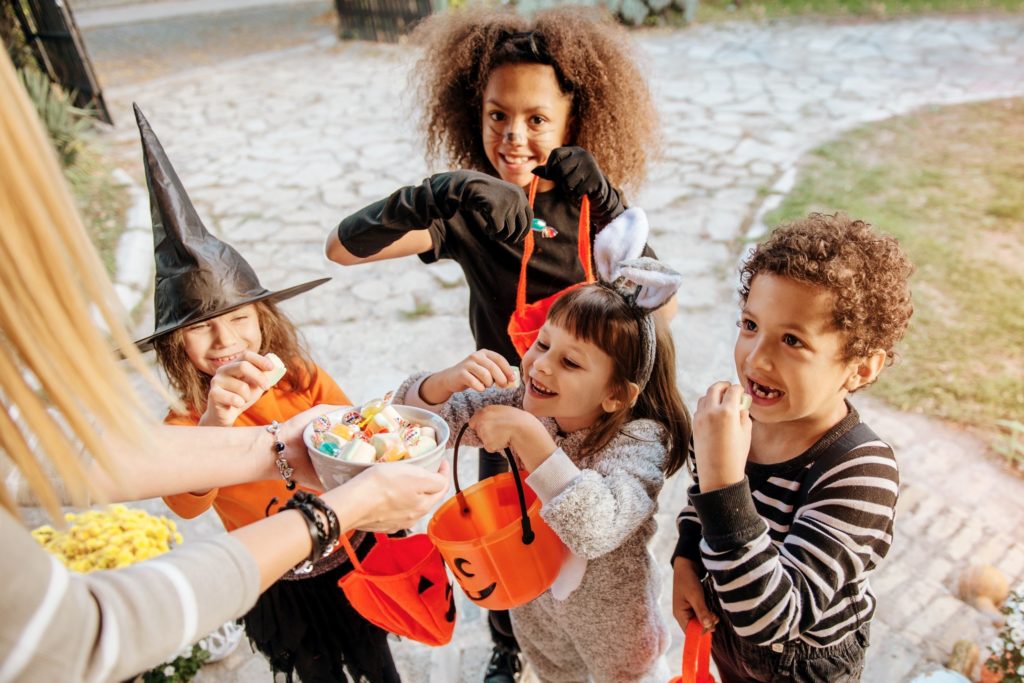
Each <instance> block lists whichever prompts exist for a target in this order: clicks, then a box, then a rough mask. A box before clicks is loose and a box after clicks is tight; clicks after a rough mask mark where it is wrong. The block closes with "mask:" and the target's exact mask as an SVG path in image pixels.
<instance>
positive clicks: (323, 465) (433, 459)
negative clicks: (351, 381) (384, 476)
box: [302, 405, 450, 491]
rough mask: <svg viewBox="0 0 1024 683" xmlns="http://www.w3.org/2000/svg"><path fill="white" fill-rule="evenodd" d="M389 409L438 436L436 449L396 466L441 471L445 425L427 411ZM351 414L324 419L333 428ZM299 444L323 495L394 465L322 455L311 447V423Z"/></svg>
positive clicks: (339, 412)
mask: <svg viewBox="0 0 1024 683" xmlns="http://www.w3.org/2000/svg"><path fill="white" fill-rule="evenodd" d="M392 407H393V408H394V409H395V410H397V411H398V414H399V415H401V416H402V418H403V419H405V420H408V421H409V422H413V423H415V424H419V425H424V426H427V427H433V428H434V433H435V434H436V435H437V447H436V448H432V449H431V450H429V451H427V452H426V453H421V454H420V455H417V456H416V457H414V458H406V459H405V460H398V461H397V462H401V463H405V464H407V465H416V466H417V467H422V468H423V469H426V470H430V471H431V472H436V471H437V470H438V469H439V468H440V467H441V456H442V455H443V454H444V449H445V448H446V447H447V446H448V435H449V433H450V432H449V429H448V424H447V423H446V422H445V421H444V420H442V419H441V418H440V417H438V416H437V415H435V414H434V413H432V412H430V411H429V410H424V409H422V408H415V407H413V406H401V405H394V406H392ZM356 409H358V408H356ZM350 410H353V407H352V406H345V407H343V408H339V409H338V410H334V411H332V412H329V413H326V416H327V418H328V419H329V420H330V421H331V424H336V423H337V422H338V421H339V420H340V419H341V416H342V415H343V414H345V413H347V412H348V411H350ZM302 440H303V441H304V442H305V443H306V450H307V451H308V452H309V459H310V460H311V461H312V463H313V469H315V470H316V474H317V476H318V477H320V482H321V483H322V484H323V485H324V490H325V491H326V490H328V489H333V488H334V487H335V486H339V485H341V484H344V483H345V482H346V481H348V480H349V479H351V478H352V477H354V476H356V475H357V474H359V473H360V472H362V471H363V470H365V469H366V468H368V467H380V466H383V467H387V466H388V465H391V464H393V463H390V462H377V463H361V462H348V461H346V460H339V459H338V458H333V457H331V456H329V455H327V454H326V453H321V452H320V451H319V450H317V449H316V448H315V447H314V446H313V423H312V422H310V423H309V424H308V425H306V428H305V429H304V430H302Z"/></svg>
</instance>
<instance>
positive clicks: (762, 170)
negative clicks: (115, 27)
mask: <svg viewBox="0 0 1024 683" xmlns="http://www.w3.org/2000/svg"><path fill="white" fill-rule="evenodd" d="M1022 34H1024V17H1020V16H1010V17H999V18H992V19H988V18H933V19H919V20H910V21H893V22H886V23H874V24H855V25H821V24H814V23H778V24H770V25H765V26H759V25H753V24H738V25H718V26H703V27H697V28H694V29H691V30H687V31H648V32H641V33H637V34H635V35H636V39H637V41H638V42H639V44H640V46H641V47H642V49H643V51H644V52H645V53H646V54H647V55H648V56H649V60H650V64H649V67H650V68H649V72H650V74H651V80H652V83H653V87H654V89H655V91H656V96H657V101H658V103H659V108H660V111H661V114H662V116H663V122H664V128H665V141H664V142H665V144H664V155H663V157H662V158H661V159H660V160H659V161H658V163H657V164H656V165H655V166H654V167H653V172H652V173H651V176H650V179H649V181H648V183H647V185H646V189H645V190H644V192H643V193H642V194H641V195H640V196H639V197H636V198H635V199H636V201H635V203H636V204H637V205H639V206H642V207H644V208H646V209H647V211H648V213H649V215H650V219H651V224H652V226H654V234H653V235H652V240H651V241H652V243H653V244H654V245H655V246H656V247H657V249H658V252H659V254H660V255H661V256H662V257H663V258H664V259H665V260H666V261H668V262H670V263H671V264H672V265H673V266H675V267H676V268H678V269H680V270H682V271H683V272H684V273H685V274H686V276H687V284H686V286H685V288H684V290H683V291H682V292H681V293H680V297H679V299H680V304H681V306H680V313H679V316H678V317H677V318H676V320H675V322H674V324H673V330H674V332H675V336H676V343H677V347H678V349H679V357H680V371H681V377H682V388H683V390H684V393H685V396H686V398H687V400H688V401H690V402H692V401H693V400H694V399H695V397H696V396H697V395H698V394H699V393H702V392H703V389H704V388H705V387H706V386H707V385H708V384H710V383H711V382H712V381H715V380H718V379H721V378H727V377H730V376H732V374H733V369H732V360H731V350H732V340H733V335H734V332H735V326H734V321H735V306H734V291H735V286H736V275H735V263H736V259H737V255H738V246H737V245H738V244H739V241H740V240H741V239H742V238H744V237H745V236H747V235H748V234H750V233H751V232H754V233H757V232H758V231H759V230H760V229H761V227H760V225H759V216H760V215H761V212H762V210H763V208H764V206H765V202H766V191H767V202H771V201H772V200H773V197H776V196H777V195H778V193H781V192H784V191H785V190H786V189H787V187H788V186H789V184H790V183H791V182H792V175H793V173H792V171H793V167H794V164H795V163H796V162H797V160H798V159H799V157H800V155H801V154H802V153H803V152H804V151H806V150H808V149H810V148H811V147H813V146H815V145H817V144H819V143H821V142H823V141H824V140H827V139H829V138H831V137H834V136H835V135H837V134H838V133H839V132H840V131H842V130H844V129H847V128H849V127H851V126H854V125H857V124H860V123H863V122H866V121H871V120H875V119H881V118H885V117H888V116H893V115H898V114H901V113H905V112H908V111H910V110H913V109H914V108H917V107H921V106H924V105H928V104H946V103H955V102H962V101H967V100H977V99H988V98H995V97H1005V96H1014V95H1017V96H1019V95H1024V41H1022V40H1021V35H1022ZM414 57H415V53H414V51H412V50H411V49H410V48H407V47H398V46H387V45H376V44H369V43H362V42H354V43H345V44H338V45H331V46H325V45H321V44H318V45H312V46H307V47H303V48H300V49H293V50H290V51H284V52H278V53H274V54H267V55H262V56H258V57H252V58H247V59H241V60H236V61H231V62H227V63H223V64H220V65H218V66H216V67H215V68H214V67H211V68H201V69H194V70H190V71H187V72H184V73H181V74H178V75H175V76H172V77H167V78H160V79H157V80H152V81H148V82H145V83H141V84H136V85H132V86H131V87H123V88H119V87H117V85H116V84H114V83H109V82H108V83H107V88H108V89H107V93H106V94H107V101H108V103H109V105H110V107H111V110H112V112H113V113H114V116H115V117H116V119H117V120H118V121H120V122H121V128H120V129H118V130H117V131H116V132H114V133H112V134H111V137H112V141H113V143H114V145H115V147H116V153H117V154H118V155H119V156H120V160H121V162H122V165H123V166H124V167H125V168H126V169H128V170H129V172H130V173H131V174H132V175H133V176H135V178H136V179H137V180H139V181H141V180H142V170H141V164H140V159H141V155H140V152H139V144H138V136H137V134H136V131H135V129H134V127H133V126H131V125H130V124H129V122H130V121H132V118H131V113H130V104H131V102H132V101H136V102H138V103H139V104H140V105H141V106H142V108H143V110H144V111H145V112H146V114H147V115H148V117H149V120H150V122H151V123H152V125H153V127H154V129H155V130H156V132H157V134H158V135H159V136H160V138H161V140H162V141H163V143H164V146H165V147H166V148H167V150H168V153H169V155H170V157H171V159H172V160H173V161H174V163H175V165H176V167H177V170H178V173H179V175H180V176H181V177H182V179H183V181H184V183H185V185H186V187H188V188H189V190H190V192H191V194H192V198H193V200H194V201H195V203H196V205H197V207H198V209H199V212H200V214H201V215H202V216H203V217H204V218H205V219H206V220H207V225H208V227H210V228H211V229H212V230H214V231H215V232H217V233H218V234H220V235H221V236H223V237H225V238H226V239H227V240H229V241H230V242H231V243H232V244H234V245H235V246H236V247H238V248H239V249H240V251H241V252H242V253H243V254H244V255H245V256H246V257H247V258H248V259H249V260H250V262H251V263H252V264H253V266H254V267H255V269H256V271H257V272H258V273H259V274H260V276H261V279H262V280H263V282H264V284H265V285H267V286H269V287H271V288H275V287H281V286H284V285H289V284H293V283H297V282H300V281H304V280H307V279H310V278H313V277H317V276H320V275H322V274H323V273H324V272H325V271H326V272H328V273H329V274H331V275H333V276H334V280H333V281H332V282H331V283H329V284H328V285H327V286H325V287H323V288H321V289H318V290H316V292H315V293H314V294H310V295H307V296H305V297H300V298H298V299H295V300H293V301H292V302H289V303H288V304H287V309H288V311H289V313H291V314H292V315H293V316H294V318H295V319H296V320H297V321H298V322H299V323H300V326H301V328H302V330H303V331H304V333H305V335H306V337H307V339H308V341H309V344H310V346H311V347H312V349H314V351H315V356H316V358H317V359H318V360H319V362H320V363H321V364H322V365H323V366H324V367H326V369H327V370H328V371H329V372H330V373H331V374H332V375H333V376H334V377H336V378H337V379H338V380H339V382H340V383H341V384H342V386H343V387H345V389H346V390H347V391H348V393H349V394H350V395H351V396H353V397H355V398H356V399H368V398H372V397H374V396H378V395H380V394H382V393H383V392H384V391H385V390H387V389H389V388H391V387H394V386H396V385H397V384H398V382H399V381H400V380H401V379H402V378H403V377H405V376H406V375H407V374H408V373H409V372H411V371H413V370H417V369H423V368H437V367H442V366H444V365H446V364H449V363H452V362H455V361H457V360H459V359H461V358H462V357H463V356H465V355H466V354H467V353H468V352H470V351H471V350H472V340H471V338H470V336H469V332H468V326H467V324H466V319H465V308H466V298H467V289H466V287H465V284H464V282H463V280H462V277H461V274H460V272H459V270H458V268H457V267H455V266H453V265H450V264H449V265H439V266H432V267H429V268H428V267H425V266H422V265H421V264H419V262H418V261H416V260H415V259H406V260H404V261H402V262H392V263H381V264H374V265H368V266H360V267H356V268H349V269H343V268H340V267H337V266H333V265H330V266H329V265H326V263H325V259H324V257H323V255H322V252H323V247H322V245H323V240H324V236H325V234H326V232H327V231H328V230H329V229H330V228H331V227H332V226H334V225H335V224H336V223H337V221H338V220H339V219H340V218H341V217H342V216H344V215H345V214H346V213H347V212H349V211H351V210H353V209H355V208H358V207H360V206H362V205H364V204H365V203H367V202H369V201H371V200H374V199H377V198H379V197H381V196H383V195H385V194H387V193H389V192H390V191H392V190H393V189H395V188H396V187H398V186H400V185H404V184H409V183H414V182H418V181H419V180H420V179H421V178H422V177H424V176H425V175H426V174H427V173H428V172H429V171H430V169H428V168H427V167H426V166H425V165H424V162H423V161H422V152H421V146H420V144H419V142H418V140H417V138H416V129H415V126H414V125H413V124H412V123H411V121H412V118H411V117H410V114H409V111H410V110H411V107H412V104H413V103H411V102H410V101H409V100H410V98H409V97H408V96H407V93H406V87H405V82H406V81H405V78H406V70H407V67H408V64H409V60H410V59H412V58H414ZM143 218H144V216H143ZM133 240H134V241H133ZM147 240H148V235H147V234H145V233H144V232H137V233H135V234H134V236H133V235H132V234H131V233H129V235H128V237H127V238H126V242H125V245H126V247H125V249H126V252H125V253H128V254H137V257H136V258H134V259H132V258H128V259H122V261H123V262H124V263H129V262H131V261H134V263H135V264H136V265H135V267H133V268H126V269H125V270H124V271H123V273H122V278H121V279H122V280H123V285H122V292H123V294H124V296H125V298H126V300H128V301H136V300H137V299H138V297H139V287H140V283H147V282H148V278H149V277H150V276H149V274H148V270H147V268H148V264H149V263H150V261H151V258H150V254H151V252H150V245H149V243H148V242H147ZM142 286H145V285H144V284H143V285H142ZM151 327H152V326H151V323H150V322H149V321H146V322H145V323H143V325H142V326H141V327H140V329H139V332H140V334H141V333H143V332H148V331H150V330H151ZM857 398H858V400H857V403H858V406H860V407H861V409H862V412H863V413H864V414H865V415H866V416H867V419H868V420H869V421H870V422H871V423H872V425H873V426H874V427H875V429H876V431H878V432H879V433H880V434H881V435H882V436H883V437H885V438H886V439H888V440H889V441H890V442H891V443H893V445H894V446H895V447H896V449H897V452H898V454H899V456H900V460H901V465H902V468H903V477H904V486H903V492H902V496H901V500H900V505H899V510H898V526H897V537H896V542H895V545H894V550H893V553H892V555H891V557H890V559H889V560H888V561H887V563H886V564H885V566H884V568H883V569H882V570H881V571H880V572H879V573H878V575H877V578H876V579H875V581H874V585H875V588H876V591H877V592H878V594H879V598H880V607H879V613H878V618H877V619H876V622H875V627H874V630H873V641H874V645H873V647H872V648H871V650H870V655H869V664H868V671H867V674H866V676H865V680H866V681H872V682H873V681H900V680H906V679H907V678H909V676H910V674H912V673H915V672H918V671H924V670H928V669H929V668H933V667H934V666H936V663H937V662H940V661H941V660H942V659H944V657H945V654H946V653H947V652H948V651H949V649H950V646H951V645H952V642H953V641H954V640H957V639H959V638H965V637H966V638H972V637H974V638H977V639H979V640H980V639H981V637H982V634H983V633H984V632H985V629H986V628H987V626H986V622H985V620H984V619H983V618H982V617H981V616H980V615H978V614H977V613H975V612H974V611H973V610H972V609H971V608H969V607H967V606H966V605H964V604H962V603H961V602H959V601H958V600H957V599H956V598H955V596H954V594H953V592H952V591H951V588H952V587H953V586H954V584H955V578H956V576H957V574H958V572H959V570H960V569H961V567H962V566H964V564H965V563H966V562H967V561H969V560H973V561H986V562H991V563H993V564H996V565H997V566H999V567H1000V568H1001V569H1002V570H1003V571H1004V572H1005V573H1006V574H1008V575H1009V576H1010V577H1011V579H1012V580H1014V581H1020V580H1022V579H1024V546H1022V540H1024V539H1022V531H1021V530H1022V529H1024V483H1022V482H1021V481H1020V480H1019V479H1015V478H1012V477H1008V476H1007V475H1006V474H1005V473H1003V472H1002V471H1001V470H1000V469H999V467H998V466H996V465H994V464H992V463H991V462H990V461H989V460H987V459H986V458H985V457H984V447H983V446H982V445H981V444H980V443H979V442H977V441H976V440H974V439H972V438H971V437H970V436H969V435H967V434H965V433H963V432H961V431H959V430H956V429H952V428H949V427H947V426H945V425H943V424H941V423H937V422H936V421H933V420H929V419H928V418H925V417H922V416H918V415H908V414H902V413H896V412H893V411H891V410H888V409H886V408H884V407H882V406H880V405H878V404H877V403H875V402H872V401H871V400H870V398H869V397H868V396H865V397H863V398H862V397H861V396H858V397H857ZM467 469H471V468H467ZM686 484H687V482H686V481H685V479H684V477H682V476H679V477H676V478H675V479H674V480H672V481H670V482H669V484H668V485H667V486H666V488H665V491H664V494H663V499H662V501H661V503H662V504H661V513H659V521H660V529H661V530H660V532H659V534H658V536H657V537H656V539H655V552H656V555H657V556H658V557H659V558H660V559H663V560H665V561H666V564H665V568H666V578H668V575H667V571H668V566H667V559H668V557H669V555H670V549H671V546H672V545H673V541H674V535H675V532H674V529H673V524H672V518H673V513H674V512H675V511H676V510H678V509H679V507H680V506H681V505H682V503H683V500H684V497H685V487H686ZM212 526H213V525H212V524H210V523H209V521H207V522H206V527H197V529H200V528H210V527H212ZM195 533H200V531H196V532H195ZM669 599H670V598H669V595H668V591H666V595H665V596H664V605H665V613H666V614H669ZM460 610H461V611H460V617H459V618H460V622H459V627H458V629H457V631H456V637H455V641H454V643H453V645H452V646H450V647H447V648H442V649H436V650H431V649H429V648H426V647H423V646H419V645H417V644H409V643H400V644H397V645H396V647H395V650H396V652H397V653H398V655H399V659H400V667H401V669H402V672H403V675H404V679H405V680H407V681H409V682H411V683H418V682H420V681H431V682H434V681H438V682H443V683H450V682H454V681H473V682H475V681H479V680H480V672H481V671H482V667H483V664H484V661H485V659H486V656H487V652H488V646H487V638H486V629H485V628H484V626H483V624H482V623H481V621H480V619H481V613H480V612H479V611H478V610H476V609H475V608H474V607H473V606H472V605H469V604H467V603H466V601H465V600H463V602H462V603H461V604H460ZM680 635H681V634H680V633H679V631H678V629H676V631H675V647H674V648H673V651H672V657H673V659H675V661H678V659H676V657H677V656H678V652H679V641H680ZM261 666H262V665H261V662H260V661H259V660H257V659H253V658H247V657H242V656H236V657H233V658H232V659H229V660H228V662H226V663H225V664H220V665H217V666H213V667H207V668H206V669H205V670H204V672H203V676H202V680H206V681H214V680H216V681H248V680H259V679H258V678H254V677H255V676H256V673H255V672H256V671H259V670H261ZM262 670H265V667H263V668H262Z"/></svg>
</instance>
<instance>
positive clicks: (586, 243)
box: [516, 176, 594, 313]
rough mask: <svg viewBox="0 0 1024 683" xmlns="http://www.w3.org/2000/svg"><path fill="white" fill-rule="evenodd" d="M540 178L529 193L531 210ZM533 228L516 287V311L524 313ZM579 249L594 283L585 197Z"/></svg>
mask: <svg viewBox="0 0 1024 683" xmlns="http://www.w3.org/2000/svg"><path fill="white" fill-rule="evenodd" d="M538 181H540V178H539V177H537V176H534V178H533V180H531V181H530V189H529V191H528V192H527V197H528V199H529V202H530V208H531V209H532V208H533V202H534V200H535V199H536V198H537V183H538ZM533 232H534V230H533V226H530V230H529V231H527V233H526V239H525V240H523V260H522V263H521V264H520V266H519V284H518V286H517V287H516V311H517V312H519V313H522V311H523V310H524V309H525V308H526V270H527V265H528V264H529V262H530V257H531V256H533V246H534V244H533ZM576 241H577V244H578V247H579V258H580V265H581V266H583V274H584V276H585V277H586V282H588V283H590V282H594V267H593V264H592V261H591V258H590V198H589V197H583V202H582V204H581V205H580V224H579V230H578V231H577V238H576Z"/></svg>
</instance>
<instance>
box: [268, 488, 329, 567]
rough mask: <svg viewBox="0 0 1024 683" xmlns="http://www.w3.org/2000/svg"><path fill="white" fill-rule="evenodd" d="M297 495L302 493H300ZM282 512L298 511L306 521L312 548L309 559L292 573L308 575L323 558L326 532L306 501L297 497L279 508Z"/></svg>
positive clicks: (314, 511)
mask: <svg viewBox="0 0 1024 683" xmlns="http://www.w3.org/2000/svg"><path fill="white" fill-rule="evenodd" d="M299 493H303V492H302V491H300V492H299ZM284 510H298V511H299V512H300V513H301V514H302V518H303V519H305V520H306V526H307V527H308V528H309V538H310V541H312V547H311V548H310V551H309V557H307V558H306V559H305V560H303V561H302V562H300V563H299V564H298V565H296V566H295V568H294V569H292V571H293V572H295V573H296V574H308V573H309V572H311V571H313V563H314V562H316V561H317V560H318V559H320V558H321V557H322V556H323V552H324V548H325V547H326V545H327V532H326V531H325V530H324V525H323V522H321V521H320V518H319V517H318V516H317V514H316V510H315V509H314V508H313V506H312V505H310V504H309V502H308V501H306V500H303V499H301V498H299V497H298V495H296V496H295V497H293V498H292V499H291V500H289V501H288V502H287V503H285V504H284V505H283V506H281V509H280V510H279V512H283V511H284Z"/></svg>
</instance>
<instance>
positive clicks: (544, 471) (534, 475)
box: [526, 448, 580, 503]
mask: <svg viewBox="0 0 1024 683" xmlns="http://www.w3.org/2000/svg"><path fill="white" fill-rule="evenodd" d="M578 476H580V468H579V467H576V464H575V463H574V462H573V461H572V460H570V459H569V456H568V455H566V454H565V451H563V450H562V449H561V448H558V449H555V452H554V453H552V454H551V455H549V456H548V459H547V460H545V461H544V462H542V463H541V464H540V466H539V467H538V468H537V469H535V470H534V471H533V472H531V473H530V476H528V477H527V478H526V483H527V484H529V485H530V488H531V489H533V490H534V492H535V493H536V494H537V497H538V498H540V500H541V503H547V502H548V501H550V500H551V499H552V498H554V497H555V496H557V495H558V494H559V493H561V492H562V491H564V490H565V489H566V488H568V487H569V485H570V484H571V483H572V482H573V481H574V480H575V479H576V477H578Z"/></svg>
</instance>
